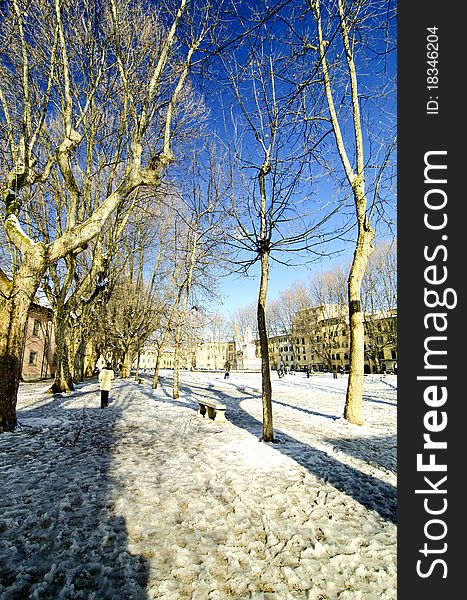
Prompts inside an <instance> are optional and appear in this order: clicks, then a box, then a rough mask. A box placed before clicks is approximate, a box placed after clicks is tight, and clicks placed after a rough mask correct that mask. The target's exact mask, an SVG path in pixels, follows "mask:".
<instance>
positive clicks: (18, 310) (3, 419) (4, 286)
mask: <svg viewBox="0 0 467 600" xmlns="http://www.w3.org/2000/svg"><path fill="white" fill-rule="evenodd" d="M44 271H45V268H44V260H43V255H42V254H36V255H33V256H30V255H28V253H26V252H25V254H24V256H23V262H22V264H21V267H20V269H19V271H18V273H17V274H16V276H15V279H14V281H9V280H7V278H6V277H5V276H4V275H3V272H2V273H1V276H2V277H1V294H0V433H3V432H5V431H14V430H15V428H16V425H17V419H16V404H17V398H18V387H19V383H20V381H21V371H22V361H23V351H24V342H25V329H26V325H27V320H28V310H29V306H30V305H31V302H32V300H33V298H34V294H35V293H36V291H37V288H38V287H39V283H40V280H41V277H42V275H43V273H44Z"/></svg>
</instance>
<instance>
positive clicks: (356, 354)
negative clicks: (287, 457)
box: [344, 218, 374, 425]
mask: <svg viewBox="0 0 467 600" xmlns="http://www.w3.org/2000/svg"><path fill="white" fill-rule="evenodd" d="M373 238H374V231H373V228H372V227H371V225H370V223H369V221H368V219H366V218H364V219H362V221H361V222H360V223H359V230H358V238H357V244H356V247H355V252H354V257H353V261H352V266H351V268H350V274H349V279H348V295H349V322H350V371H349V382H348V386H347V394H346V399H345V407H344V418H345V419H346V420H347V421H349V423H353V424H354V425H363V383H364V366H365V365H364V363H365V328H364V314H363V310H362V302H361V288H362V280H363V276H364V274H365V271H366V268H367V264H368V259H369V257H370V255H371V252H372V250H373V245H372V242H373Z"/></svg>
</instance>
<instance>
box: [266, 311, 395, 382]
mask: <svg viewBox="0 0 467 600" xmlns="http://www.w3.org/2000/svg"><path fill="white" fill-rule="evenodd" d="M349 352H350V330H349V320H348V311H347V307H346V306H343V305H320V306H316V307H312V308H309V309H305V310H302V311H299V312H298V313H297V314H296V315H295V318H294V321H293V325H292V331H291V332H290V333H285V332H284V333H283V334H282V335H279V336H274V337H271V338H270V339H269V359H270V362H271V367H272V368H275V369H279V368H282V369H284V368H286V369H290V370H295V371H304V370H306V369H309V370H310V371H314V372H324V371H338V370H340V369H341V368H342V367H343V368H344V370H346V371H347V370H348V369H349V364H350V358H349ZM395 365H397V311H396V310H388V311H387V312H385V313H375V314H371V315H365V372H366V373H380V372H384V371H386V372H391V371H394V368H395Z"/></svg>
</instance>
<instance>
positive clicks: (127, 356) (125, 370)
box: [122, 349, 133, 379]
mask: <svg viewBox="0 0 467 600" xmlns="http://www.w3.org/2000/svg"><path fill="white" fill-rule="evenodd" d="M132 363H133V355H132V353H131V352H130V349H127V350H125V353H124V355H123V362H122V378H123V379H128V378H129V377H131V366H132Z"/></svg>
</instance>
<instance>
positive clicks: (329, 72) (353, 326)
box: [309, 0, 395, 425]
mask: <svg viewBox="0 0 467 600" xmlns="http://www.w3.org/2000/svg"><path fill="white" fill-rule="evenodd" d="M309 6H310V8H311V10H312V12H313V15H314V19H315V22H316V36H317V47H316V48H315V49H316V50H317V53H318V57H319V58H318V68H319V70H320V72H321V75H322V80H323V85H324V91H325V95H326V100H327V105H328V110H329V115H330V122H331V126H332V131H333V133H334V139H335V144H336V148H337V152H338V156H339V158H340V161H341V164H342V167H343V170H344V172H345V176H346V179H347V182H348V185H349V187H350V190H351V193H352V196H353V200H354V208H355V218H356V223H357V239H356V242H355V251H354V256H353V261H352V265H351V268H350V273H349V278H348V304H349V319H350V374H349V383H348V388H347V396H346V403H345V409H344V418H345V419H347V420H348V421H349V422H351V423H354V424H357V425H361V424H363V410H362V397H363V381H364V336H365V334H364V313H363V307H362V300H361V286H362V280H363V277H364V275H365V271H366V268H367V264H368V260H369V257H370V255H371V253H372V250H373V239H374V237H375V230H374V227H373V224H372V215H373V213H374V211H375V210H376V207H377V206H378V201H379V200H380V199H381V198H380V195H379V194H380V191H381V183H382V179H383V176H384V172H385V169H386V167H387V166H388V162H389V159H390V156H391V153H392V150H393V148H394V146H395V142H394V139H392V140H391V139H390V140H389V141H388V140H387V138H386V139H383V140H380V144H379V146H378V150H379V151H380V153H381V155H382V159H380V161H379V164H378V163H376V164H371V165H370V164H368V163H367V162H366V161H365V150H366V148H367V147H368V145H370V148H371V142H369V138H368V136H367V135H365V119H364V115H363V114H362V111H361V104H362V96H361V92H360V89H359V69H362V68H364V67H362V64H364V62H363V60H364V57H365V53H366V52H367V53H372V57H373V59H374V61H375V64H374V65H373V68H375V67H376V60H377V59H378V60H379V62H380V63H381V62H384V61H385V60H386V58H387V52H388V44H390V39H389V37H388V34H389V33H390V31H391V28H393V27H394V6H393V3H392V2H388V1H384V2H379V1H371V0H356V1H351V2H345V1H344V0H336V2H332V3H326V5H325V6H324V7H323V5H322V3H321V1H320V0H309ZM381 32H382V34H381ZM368 33H370V34H372V35H373V36H374V37H376V35H375V33H376V34H381V35H380V37H379V39H378V38H377V39H376V42H375V40H374V39H373V42H375V43H373V44H371V40H369V39H367V38H368V35H366V34H368ZM362 38H363V39H362ZM331 56H332V57H334V61H333V60H332V59H331ZM334 65H337V66H343V67H344V69H343V70H341V69H337V71H336V72H337V75H336V76H335V74H334V70H333V67H334ZM378 68H380V67H378ZM382 68H383V72H384V65H383V67H382ZM362 75H363V73H362ZM365 75H367V73H365ZM342 76H343V78H344V79H343V80H342V78H341V77H342ZM389 82H390V78H389V77H388V78H386V81H385V85H388V83H389ZM342 95H343V98H344V99H343V100H342V101H341V98H342ZM389 117H390V115H389ZM382 118H384V126H385V128H386V129H390V128H391V126H393V123H391V120H390V118H389V119H388V115H385V116H384V117H382ZM347 120H349V121H350V132H349V133H347ZM370 154H371V152H370ZM376 158H377V152H376V150H375V151H373V156H372V159H373V160H375V159H376ZM371 172H374V173H376V176H375V177H374V178H373V181H372V182H371V183H372V188H373V191H372V198H370V199H369V198H368V191H367V187H368V184H369V183H370V179H371V177H372V176H371V174H370V173H371Z"/></svg>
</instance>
